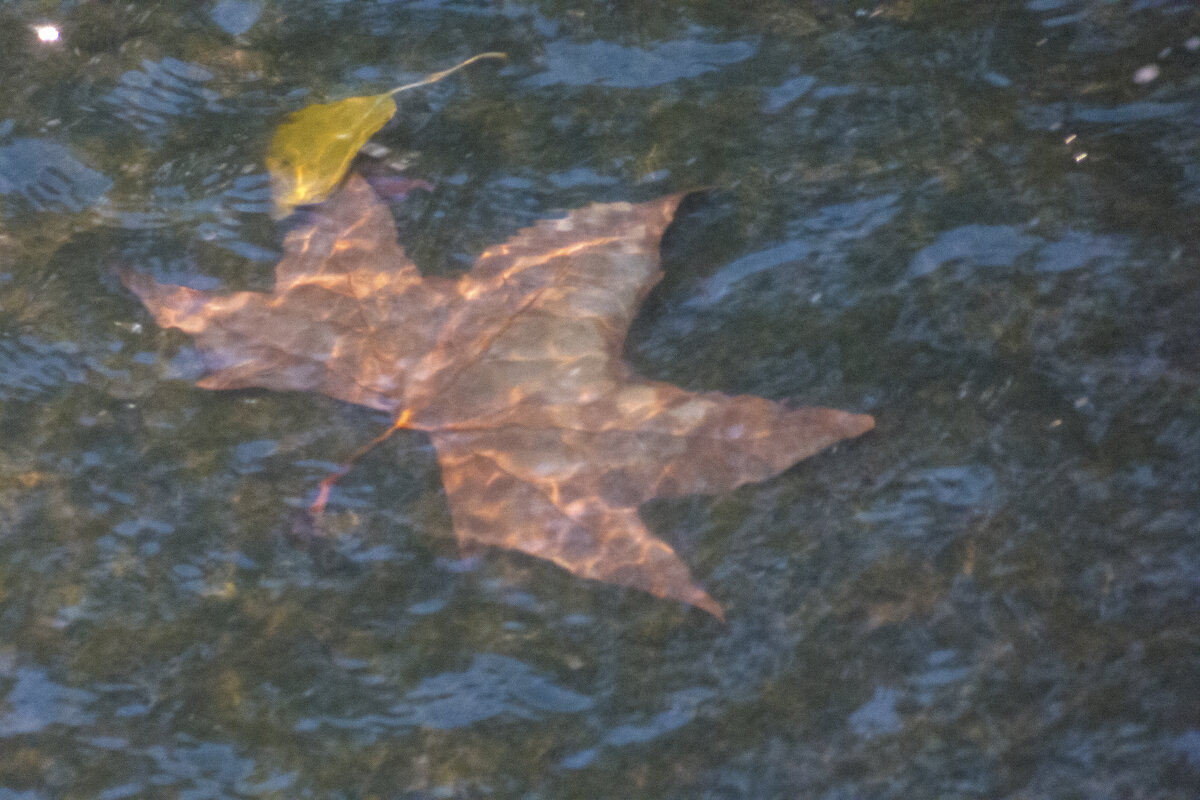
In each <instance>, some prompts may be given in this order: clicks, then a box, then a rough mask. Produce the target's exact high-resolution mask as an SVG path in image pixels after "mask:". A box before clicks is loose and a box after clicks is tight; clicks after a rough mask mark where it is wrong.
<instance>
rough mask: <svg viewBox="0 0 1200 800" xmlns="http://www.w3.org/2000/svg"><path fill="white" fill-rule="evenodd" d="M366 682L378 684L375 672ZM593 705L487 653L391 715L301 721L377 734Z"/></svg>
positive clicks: (427, 682) (302, 725) (418, 691)
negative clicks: (374, 679) (392, 730)
mask: <svg viewBox="0 0 1200 800" xmlns="http://www.w3.org/2000/svg"><path fill="white" fill-rule="evenodd" d="M360 680H363V681H365V682H368V683H371V682H374V681H372V680H371V676H370V675H364V676H361V677H360ZM592 704H593V701H592V699H591V698H589V697H587V696H585V695H582V694H579V693H577V692H574V691H572V690H570V689H566V688H563V687H561V686H558V685H556V684H555V683H553V682H552V681H550V680H549V679H548V678H546V677H545V676H544V675H542V674H541V673H539V672H537V671H536V670H534V669H533V668H531V667H530V666H529V665H527V664H525V663H524V662H521V661H518V660H517V659H515V658H510V657H508V656H501V655H495V654H491V653H483V654H479V655H477V656H475V658H474V660H473V661H472V662H471V666H470V667H468V668H467V669H466V670H464V671H462V672H444V673H441V674H439V675H433V676H431V677H428V678H425V679H424V680H422V681H421V682H420V684H418V685H417V686H416V687H415V688H413V689H411V690H410V691H408V692H406V693H405V694H404V697H403V699H401V700H400V702H398V703H395V704H394V705H392V706H391V707H390V708H388V709H387V711H386V713H379V712H375V713H370V714H366V715H364V716H360V717H355V718H337V717H332V716H327V717H309V718H305V719H302V720H300V721H299V722H298V723H297V724H296V730H298V731H314V730H317V729H318V728H319V727H320V726H321V725H330V726H333V727H335V728H343V729H349V730H354V731H356V732H358V733H367V732H370V733H373V734H375V735H378V734H379V733H381V732H383V731H384V730H388V729H394V728H410V727H425V728H433V729H438V730H449V729H453V728H461V727H466V726H469V725H473V724H475V723H477V722H482V721H484V720H488V719H493V718H501V719H507V720H512V719H523V720H537V719H541V718H542V717H544V716H545V715H547V714H570V713H578V712H580V711H586V710H587V709H589V708H591V707H592Z"/></svg>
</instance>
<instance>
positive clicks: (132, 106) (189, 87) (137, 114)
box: [102, 58, 226, 136]
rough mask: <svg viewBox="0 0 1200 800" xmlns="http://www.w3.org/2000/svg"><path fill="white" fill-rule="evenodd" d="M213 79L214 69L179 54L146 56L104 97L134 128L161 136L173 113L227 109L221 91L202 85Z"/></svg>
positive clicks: (185, 114) (118, 115)
mask: <svg viewBox="0 0 1200 800" xmlns="http://www.w3.org/2000/svg"><path fill="white" fill-rule="evenodd" d="M212 79H213V73H212V72H210V71H209V70H207V69H205V68H204V67H202V66H200V65H198V64H192V63H189V62H186V61H180V60H179V59H177V58H164V59H163V60H161V61H151V60H149V59H144V60H143V61H142V68H141V69H140V70H130V71H128V72H126V73H125V74H123V75H122V76H121V80H120V82H119V83H118V84H117V87H116V88H114V89H113V90H112V91H111V92H109V94H107V95H105V96H104V97H103V98H102V101H103V102H104V103H106V104H108V105H109V106H111V107H112V110H113V113H114V114H115V115H116V116H117V117H118V118H120V119H121V120H124V121H125V122H126V123H128V124H129V125H130V126H132V127H133V128H136V129H137V130H139V131H142V132H143V133H146V134H149V135H155V136H161V135H163V134H165V133H166V132H167V130H168V127H169V126H170V125H172V124H173V123H174V122H175V120H174V119H173V118H174V117H187V116H193V115H195V114H196V112H198V111H201V110H203V111H208V112H213V113H217V112H222V111H225V110H226V109H225V108H224V107H223V106H222V105H221V102H220V101H221V93H220V92H218V91H216V90H215V89H209V88H207V87H205V86H204V85H203V84H205V83H207V82H208V81H211V80H212Z"/></svg>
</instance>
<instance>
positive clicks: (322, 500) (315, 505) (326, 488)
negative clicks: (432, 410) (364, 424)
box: [308, 408, 412, 517]
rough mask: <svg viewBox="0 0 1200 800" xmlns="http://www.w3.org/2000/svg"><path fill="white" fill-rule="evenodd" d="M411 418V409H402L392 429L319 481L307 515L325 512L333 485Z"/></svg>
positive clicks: (357, 451) (367, 444) (363, 447)
mask: <svg viewBox="0 0 1200 800" xmlns="http://www.w3.org/2000/svg"><path fill="white" fill-rule="evenodd" d="M411 418H412V409H410V408H406V409H404V411H403V413H401V414H400V416H398V417H396V421H395V422H393V423H392V427H390V428H388V429H387V430H386V431H384V432H383V433H381V434H379V435H378V436H376V437H375V438H374V439H372V440H371V441H369V442H367V443H366V444H365V445H363V446H362V447H360V448H358V450H356V451H355V452H354V455H352V456H350V460H349V461H347V462H346V463H345V464H343V465H342V466H341V467H339V468H338V469H337V471H335V472H333V473H331V474H329V475H326V476H325V478H324V479H322V480H321V484H320V488H319V489H318V490H317V499H316V500H313V501H312V505H310V506H309V507H308V513H310V514H312V515H313V516H314V517H319V516H321V514H322V512H324V511H325V506H326V504H327V503H328V502H329V492H330V491H331V490H332V489H333V485H334V484H335V483H337V482H338V479H339V478H341V477H342V476H343V475H345V474H346V473H347V472H349V471H350V470H351V469H352V468H353V467H354V464H355V462H357V461H358V460H359V459H360V458H362V457H363V456H365V455H366V454H367V453H369V452H371V450H373V449H374V448H375V446H376V445H378V444H382V443H383V442H384V441H385V440H387V438H388V437H390V436H391V435H392V434H393V433H395V432H396V431H398V430H400V429H401V428H403V427H406V426H407V425H408V421H409V419H411Z"/></svg>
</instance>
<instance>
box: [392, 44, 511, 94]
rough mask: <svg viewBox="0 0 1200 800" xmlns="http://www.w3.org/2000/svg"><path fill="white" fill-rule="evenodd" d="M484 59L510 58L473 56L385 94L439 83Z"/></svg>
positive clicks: (495, 55)
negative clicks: (453, 73)
mask: <svg viewBox="0 0 1200 800" xmlns="http://www.w3.org/2000/svg"><path fill="white" fill-rule="evenodd" d="M484 58H501V59H503V58H508V55H507V54H505V53H480V54H479V55H475V56H471V57H470V58H468V59H467V60H466V61H464V62H462V63H461V64H455V65H454V66H453V67H450V68H449V69H444V70H442V71H441V72H435V73H433V74H432V75H426V76H425V77H424V78H422V79H421V80H419V81H417V82H416V83H406V84H405V85H403V86H397V87H396V88H395V89H391V90H389V91H387V92H384V94H387V95H394V94H399V93H400V92H404V91H407V90H409V89H415V88H417V87H418V86H427V85H428V84H431V83H437V82H438V81H440V80H441V79H442V78H444V77H446V76H447V75H449V74H451V73H452V72H458V71H459V70H460V69H462V68H463V67H465V66H467V65H468V64H474V63H475V62H476V61H479V60H481V59H484Z"/></svg>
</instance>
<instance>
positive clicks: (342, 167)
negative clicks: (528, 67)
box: [266, 53, 505, 216]
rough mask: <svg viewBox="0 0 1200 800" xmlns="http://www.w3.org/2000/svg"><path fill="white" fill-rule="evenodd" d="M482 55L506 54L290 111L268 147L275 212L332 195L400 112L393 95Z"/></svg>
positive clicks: (443, 75) (435, 78)
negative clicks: (368, 145) (361, 153)
mask: <svg viewBox="0 0 1200 800" xmlns="http://www.w3.org/2000/svg"><path fill="white" fill-rule="evenodd" d="M483 58H505V55H504V54H503V53H480V54H479V55H477V56H472V57H471V58H468V59H467V60H466V61H464V62H462V63H461V64H456V65H455V66H453V67H450V68H449V69H445V70H442V71H441V72H435V73H433V74H432V75H429V76H427V77H425V78H422V79H421V80H419V81H416V82H415V83H409V84H406V85H404V86H397V87H396V88H395V89H392V90H390V91H387V92H384V93H383V94H374V95H368V96H366V97H348V98H346V99H345V100H338V101H336V102H333V103H321V104H318V105H313V106H308V107H307V108H303V109H301V110H299V111H297V112H295V113H294V114H291V115H290V116H289V117H288V118H287V119H286V120H284V122H283V124H281V125H280V126H279V127H278V128H277V129H276V130H275V135H274V136H273V137H272V138H271V144H270V146H269V148H268V149H267V158H266V161H267V171H268V172H269V173H270V175H271V195H272V196H273V197H274V198H275V213H276V216H285V215H287V214H288V213H289V212H290V211H291V210H292V209H294V208H295V207H296V206H302V205H307V204H309V203H317V202H320V201H321V200H324V199H325V198H326V197H328V196H329V193H330V192H332V191H333V190H334V188H336V187H337V185H338V184H339V183H341V180H342V178H343V177H344V176H345V174H346V170H347V169H349V167H350V162H351V161H353V160H354V156H355V155H357V154H358V151H359V150H361V149H362V146H363V145H364V144H366V143H367V140H368V139H370V138H371V137H372V136H374V135H375V133H376V132H378V130H379V129H380V128H382V127H383V126H384V125H385V124H387V121H388V120H389V119H391V118H392V116H393V115H394V114H395V113H396V101H395V100H393V99H392V97H393V95H396V94H398V93H400V92H403V91H406V90H408V89H415V88H416V87H418V86H425V85H428V84H430V83H435V82H437V81H440V80H441V79H442V78H444V77H446V76H447V75H449V74H450V73H452V72H455V71H457V70H459V69H462V68H463V67H465V66H467V65H468V64H472V63H474V62H476V61H478V60H480V59H483Z"/></svg>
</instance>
